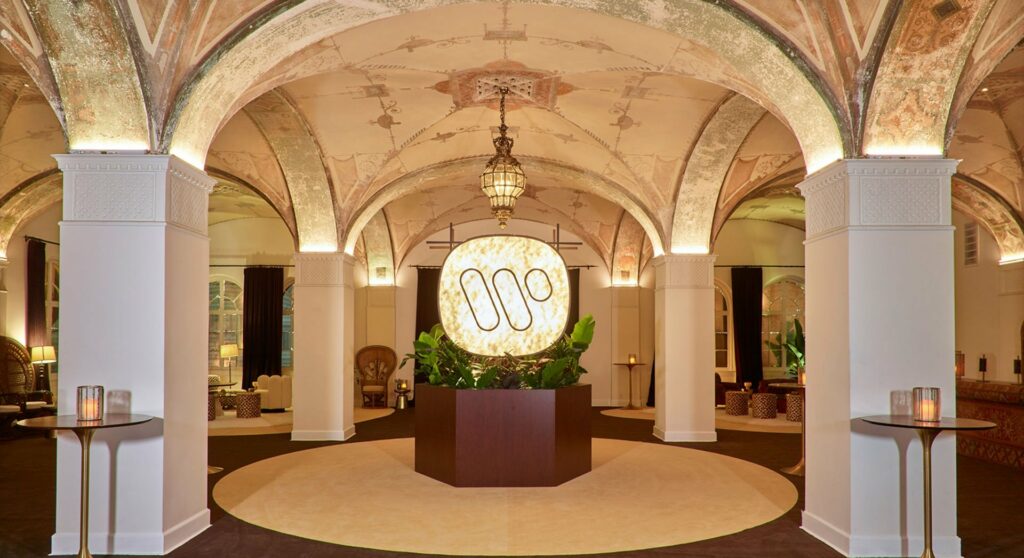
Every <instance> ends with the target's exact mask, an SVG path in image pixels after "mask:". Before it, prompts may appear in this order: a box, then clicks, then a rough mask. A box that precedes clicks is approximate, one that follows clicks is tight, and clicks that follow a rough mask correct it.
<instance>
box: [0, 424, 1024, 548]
mask: <svg viewBox="0 0 1024 558" xmlns="http://www.w3.org/2000/svg"><path fill="white" fill-rule="evenodd" d="M413 412H414V411H413V410H409V411H405V412H398V413H395V414H393V415H390V416H388V417H385V418H382V419H377V420H373V421H370V422H365V423H360V424H359V425H358V426H357V431H358V434H357V435H356V436H355V437H354V438H353V439H352V440H351V442H361V441H368V440H380V439H385V438H399V437H408V436H412V434H413ZM593 433H594V436H595V437H602V438H619V439H625V440H636V441H643V442H652V443H661V442H659V441H658V440H657V439H656V438H654V437H653V436H652V435H651V423H650V422H649V421H642V420H631V419H619V418H613V417H607V416H604V415H601V414H600V413H599V409H595V410H594V414H593ZM718 434H719V442H718V443H715V444H678V445H681V446H687V447H693V448H695V449H701V450H706V451H714V452H718V453H722V454H725V455H729V456H733V457H738V458H740V459H745V460H748V461H752V462H754V463H758V464H760V465H763V466H765V467H768V468H771V469H778V468H780V467H784V466H786V465H791V464H793V463H794V462H795V461H796V460H797V458H798V457H799V453H800V437H799V436H797V435H793V434H762V433H752V432H736V431H730V430H719V432H718ZM346 443H350V442H346ZM209 444H210V446H209V447H210V454H209V462H210V463H211V464H213V465H218V466H222V467H224V471H223V472H222V473H218V474H216V475H211V476H210V481H211V482H210V489H211V490H212V487H213V484H214V483H215V482H216V481H217V480H219V479H220V478H221V477H223V476H224V475H225V474H227V473H229V472H231V471H232V470H234V469H237V468H239V467H242V466H245V465H247V464H249V463H253V462H255V461H259V460H261V459H265V458H267V457H271V456H274V455H280V454H283V453H288V452H293V451H300V450H304V449H310V448H313V447H318V446H323V445H328V443H311V442H303V443H295V442H291V441H289V439H288V435H287V434H279V435H269V436H227V437H213V438H210V439H209ZM55 453H56V445H55V442H54V441H53V440H49V439H45V438H40V437H35V436H32V437H22V438H19V439H16V440H11V441H5V442H0V558H8V557H10V558H36V557H39V558H42V557H44V556H47V555H48V553H49V548H50V535H51V534H52V533H53V523H54V513H55V511H54V497H55V486H54V485H55V482H54V474H55V466H54V465H55V464H54V462H55ZM787 478H789V479H790V480H792V481H793V482H794V484H795V485H796V487H797V489H798V490H799V492H800V500H799V501H798V503H797V505H796V506H794V508H793V509H791V510H790V511H789V512H788V513H786V514H785V515H783V516H782V517H780V518H779V519H777V520H775V521H772V522H771V523H767V524H765V525H761V526H759V527H755V528H753V529H749V530H747V531H743V532H740V533H736V534H734V535H729V536H726V537H721V538H717V539H710V540H706V541H701V542H697V543H692V544H687V545H680V546H673V547H665V548H658V549H651V550H645V551H638V552H627V553H616V554H607V555H603V556H622V557H626V556H628V557H640V556H664V557H687V558H698V557H699V558H720V557H721V558H725V557H729V558H753V557H765V558H831V557H835V556H839V554H838V553H836V552H835V551H833V550H831V549H830V548H829V547H827V546H825V545H824V544H822V543H821V542H819V541H818V540H817V539H815V538H813V537H811V536H810V535H807V534H805V533H804V532H803V531H801V530H800V511H799V510H800V509H801V508H802V507H803V481H802V479H799V478H795V477H787ZM958 482H959V490H958V505H959V528H960V537H961V538H962V540H963V550H964V556H965V557H966V558H989V557H998V558H1013V557H1024V471H1019V470H1015V469H1011V468H1008V467H1002V466H999V465H994V464H991V463H986V462H983V461H979V460H976V459H970V458H965V457H960V458H959V462H958ZM209 505H210V512H211V516H212V523H213V525H212V526H211V527H210V528H209V529H208V530H206V531H205V532H204V533H202V534H201V535H199V536H198V537H196V538H195V539H193V540H191V541H189V542H188V543H187V544H185V545H184V546H182V547H181V548H179V549H177V550H176V551H174V552H173V553H172V554H170V556H172V557H173V558H223V557H244V558H273V557H286V558H326V557H373V558H383V557H397V556H404V557H412V556H422V555H415V554H402V553H396V552H381V551H374V550H366V549H360V548H350V547H344V546H337V545H332V544H327V543H322V542H317V541H310V540H306V539H300V538H297V537H292V536H289V535H283V534H280V533H276V532H273V531H269V530H266V529H263V528H260V527H256V526H253V525H249V524H247V523H244V522H242V521H239V520H238V519H235V518H234V517H232V516H230V515H227V514H225V513H224V511H223V510H221V509H220V508H219V507H217V505H216V503H214V502H213V499H212V498H211V499H210V504H209ZM351 505H356V506H357V505H359V502H358V501H353V502H351ZM609 513H615V511H614V510H609ZM382 522H383V523H382V525H385V526H386V524H387V518H383V519H382Z"/></svg>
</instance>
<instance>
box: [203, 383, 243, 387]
mask: <svg viewBox="0 0 1024 558" xmlns="http://www.w3.org/2000/svg"><path fill="white" fill-rule="evenodd" d="M237 383H238V382H230V383H224V384H207V385H208V386H210V387H211V388H225V387H231V386H233V385H235V384H237Z"/></svg>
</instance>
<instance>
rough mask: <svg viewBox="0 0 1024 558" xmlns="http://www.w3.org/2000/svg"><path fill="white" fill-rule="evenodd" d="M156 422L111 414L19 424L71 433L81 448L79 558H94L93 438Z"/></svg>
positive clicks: (65, 417)
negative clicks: (99, 433)
mask: <svg viewBox="0 0 1024 558" xmlns="http://www.w3.org/2000/svg"><path fill="white" fill-rule="evenodd" d="M151 420H153V417H151V416H149V415H127V414H108V415H103V418H102V419H100V420H90V421H81V422H80V421H79V420H78V417H76V416H75V415H57V416H49V417H36V418H30V419H22V420H19V421H18V422H17V423H16V424H17V425H18V426H19V427H21V428H26V429H29V430H45V431H51V432H53V431H58V430H70V431H72V432H74V433H75V436H77V437H78V443H79V444H81V446H82V497H81V507H80V510H79V512H78V515H79V520H78V523H79V527H78V558H92V554H90V553H89V453H90V447H91V446H92V435H93V433H95V432H96V431H97V430H99V429H101V428H118V427H121V426H131V425H133V424H142V423H144V422H149V421H151Z"/></svg>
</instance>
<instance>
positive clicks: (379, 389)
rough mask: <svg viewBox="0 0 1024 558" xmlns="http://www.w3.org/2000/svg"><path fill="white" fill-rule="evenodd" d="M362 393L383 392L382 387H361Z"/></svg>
mask: <svg viewBox="0 0 1024 558" xmlns="http://www.w3.org/2000/svg"><path fill="white" fill-rule="evenodd" d="M363 391H369V392H379V391H384V386H363Z"/></svg>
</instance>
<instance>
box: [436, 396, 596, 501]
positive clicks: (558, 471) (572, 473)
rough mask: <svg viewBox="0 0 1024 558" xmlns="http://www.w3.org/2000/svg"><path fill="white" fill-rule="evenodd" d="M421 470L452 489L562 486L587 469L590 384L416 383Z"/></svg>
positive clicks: (588, 462)
mask: <svg viewBox="0 0 1024 558" xmlns="http://www.w3.org/2000/svg"><path fill="white" fill-rule="evenodd" d="M416 472H418V473H421V474H424V475H427V476H428V477H432V478H435V479H437V480H439V481H442V482H446V483H448V484H450V485H453V486H557V485H559V484H562V483H563V482H565V481H568V480H570V479H574V478H576V477H578V476H580V475H582V474H584V473H588V472H590V386H589V385H587V384H578V385H575V386H569V387H565V388H559V389H483V390H471V389H453V388H448V387H440V386H431V385H428V384H419V385H417V386H416Z"/></svg>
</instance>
